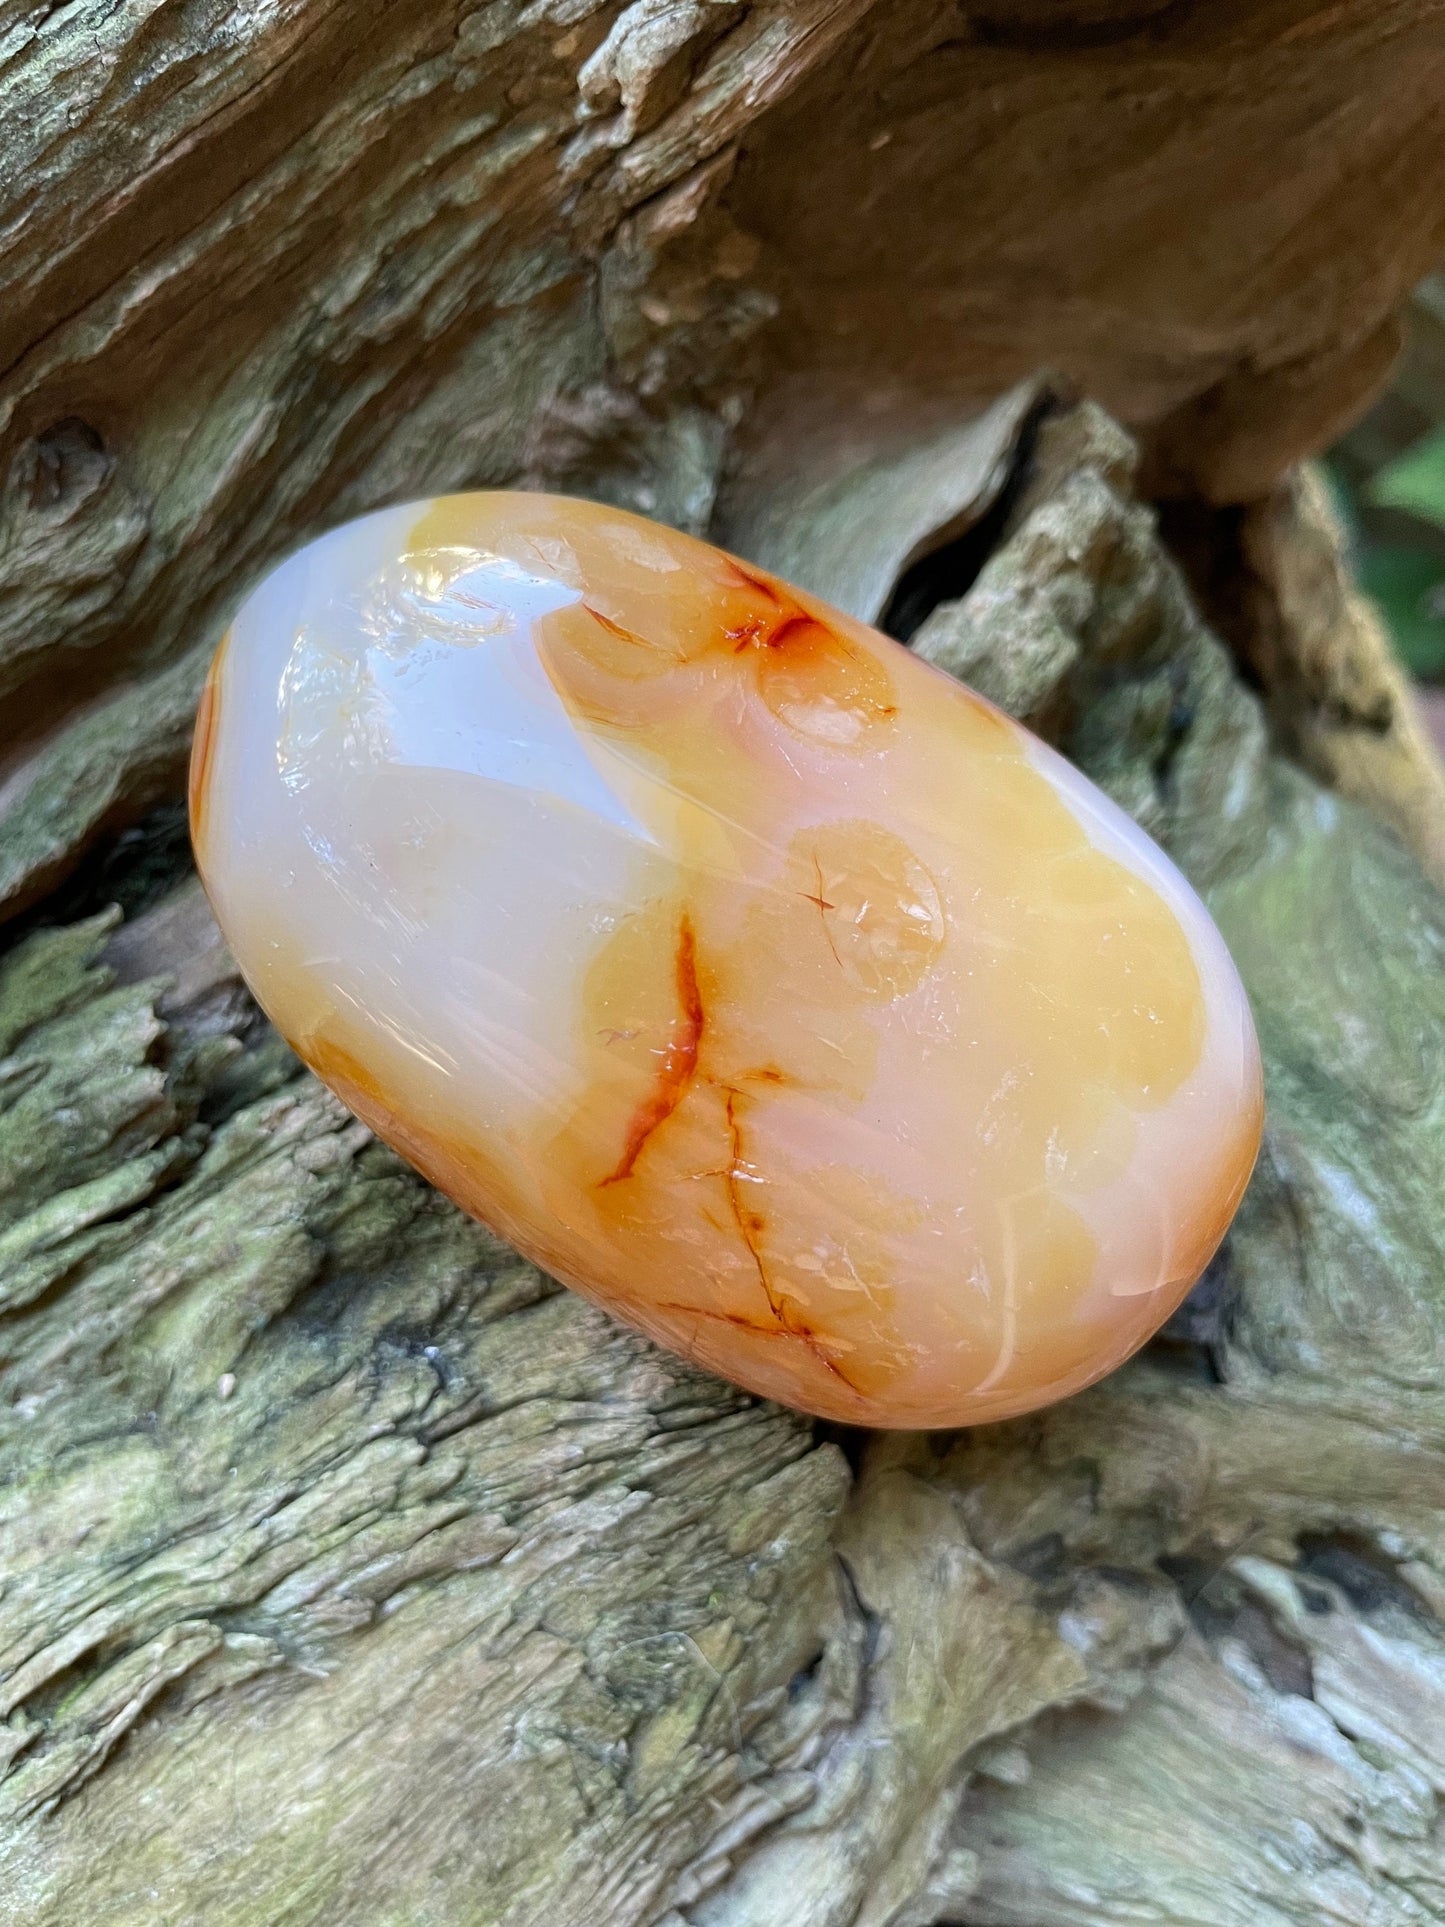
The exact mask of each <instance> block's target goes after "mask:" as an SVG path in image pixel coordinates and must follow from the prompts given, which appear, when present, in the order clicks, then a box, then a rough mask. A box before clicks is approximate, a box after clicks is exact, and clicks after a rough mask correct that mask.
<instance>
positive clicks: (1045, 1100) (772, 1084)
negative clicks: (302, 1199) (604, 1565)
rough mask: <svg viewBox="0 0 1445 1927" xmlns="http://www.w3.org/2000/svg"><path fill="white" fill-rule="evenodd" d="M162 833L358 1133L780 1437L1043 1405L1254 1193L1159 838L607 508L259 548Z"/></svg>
mask: <svg viewBox="0 0 1445 1927" xmlns="http://www.w3.org/2000/svg"><path fill="white" fill-rule="evenodd" d="M191 811H192V829H193V836H194V842H195V848H196V854H197V859H198V862H199V865H200V869H201V874H202V877H203V878H204V881H205V885H206V888H207V890H208V892H209V894H210V897H211V901H212V903H213V905H214V907H215V911H216V915H217V917H218V919H219V922H220V925H221V928H222V931H223V932H224V934H225V937H226V939H227V941H228V942H229V944H230V946H231V948H232V950H233V952H234V953H235V956H236V958H237V961H238V962H239V964H240V967H241V969H242V971H243V972H244V973H245V976H246V978H247V980H248V982H249V983H250V985H251V987H252V989H253V990H254V992H255V994H256V997H257V998H258V1000H259V1001H260V1003H261V1005H262V1006H263V1008H264V1009H265V1010H266V1011H267V1012H268V1014H269V1015H270V1016H271V1018H272V1019H273V1021H274V1022H275V1023H276V1025H277V1026H278V1028H279V1029H280V1030H281V1031H282V1032H283V1033H284V1035H285V1036H286V1037H287V1038H288V1039H289V1040H290V1042H291V1043H292V1045H294V1047H295V1049H296V1050H297V1052H298V1053H299V1054H300V1056H301V1057H302V1058H303V1059H304V1060H305V1061H306V1063H307V1064H309V1065H310V1066H311V1068H312V1069H313V1070H314V1071H315V1072H316V1073H317V1075H318V1076H319V1077H321V1078H323V1079H324V1080H325V1081H326V1083H328V1084H329V1085H330V1086H331V1087H332V1089H333V1090H334V1091H336V1092H337V1094H338V1095H339V1096H340V1097H341V1099H342V1100H343V1101H344V1102H345V1103H346V1104H347V1105H348V1106H350V1108H351V1109H352V1110H353V1111H355V1112H356V1113H357V1115H358V1116H360V1117H361V1118H362V1119H364V1120H365V1122H366V1123H367V1124H368V1125H370V1126H371V1127H372V1129H373V1130H375V1131H376V1132H377V1134H378V1135H379V1136H380V1137H382V1138H384V1139H385V1140H386V1141H387V1143H389V1144H391V1145H393V1146H394V1147H395V1148H396V1149H397V1150H398V1151H399V1152H400V1153H401V1154H402V1155H403V1156H404V1157H406V1158H408V1159H410V1161H411V1162H412V1163H413V1164H414V1165H415V1166H416V1167H417V1168H418V1169H419V1170H420V1171H422V1172H423V1173H425V1175H426V1176H427V1177H428V1178H429V1179H431V1181H432V1182H433V1183H434V1184H436V1185H438V1186H440V1188H441V1189H442V1190H443V1191H445V1192H446V1193H447V1194H448V1195H449V1196H450V1197H452V1198H453V1199H455V1200H456V1202H457V1203H458V1204H460V1205H461V1206H462V1207H463V1208H464V1209H465V1210H467V1211H469V1212H471V1213H473V1214H474V1215H475V1216H476V1217H478V1218H480V1219H482V1220H483V1221H484V1222H486V1223H487V1224H489V1225H491V1226H492V1227H493V1228H494V1229H495V1230H496V1231H497V1232H499V1233H500V1234H501V1235H502V1236H503V1237H505V1238H507V1239H508V1240H510V1241H511V1242H512V1243H513V1244H514V1245H516V1246H517V1248H518V1249H519V1250H520V1251H522V1252H523V1253H525V1254H526V1255H527V1256H528V1257H529V1258H531V1259H533V1260H535V1262H536V1263H537V1264H539V1265H541V1266H543V1267H545V1268H546V1270H548V1271H550V1272H551V1273H553V1274H554V1275H555V1276H556V1277H558V1278H560V1279H562V1280H563V1281H564V1282H565V1283H566V1284H568V1285H571V1286H573V1287H574V1288H575V1289H577V1290H578V1291H580V1292H583V1293H585V1294H586V1295H587V1296H588V1297H590V1298H593V1299H595V1300H596V1301H597V1302H598V1303H599V1304H601V1305H604V1306H605V1307H606V1308H607V1309H608V1310H609V1311H611V1312H614V1313H616V1314H617V1315H619V1316H620V1317H622V1318H625V1319H628V1320H630V1321H631V1322H632V1323H633V1324H634V1325H637V1326H639V1327H641V1329H642V1330H643V1331H645V1332H647V1333H649V1334H650V1335H651V1336H652V1337H653V1338H655V1339H656V1340H657V1341H658V1342H659V1343H661V1344H663V1345H666V1346H669V1347H671V1348H672V1349H673V1350H675V1351H678V1352H681V1353H683V1354H685V1355H686V1356H687V1357H689V1358H691V1359H695V1360H697V1361H699V1362H700V1363H702V1364H704V1365H706V1366H708V1367H710V1368H712V1369H713V1370H715V1371H718V1372H720V1373H722V1374H724V1375H725V1376H727V1377H729V1378H732V1379H735V1380H737V1381H738V1382H739V1383H741V1384H743V1385H745V1386H748V1387H749V1388H751V1389H752V1390H753V1391H755V1392H760V1393H763V1394H765V1395H766V1396H768V1397H770V1398H775V1399H779V1400H782V1401H783V1402H784V1403H786V1404H789V1405H794V1406H799V1407H801V1408H803V1409H805V1410H807V1411H810V1412H815V1413H819V1414H822V1415H825V1416H827V1417H829V1418H832V1419H837V1420H842V1421H846V1422H851V1423H857V1424H864V1425H879V1426H908V1427H921V1426H953V1425H962V1424H969V1423H973V1422H976V1421H979V1420H986V1419H997V1418H1001V1417H1005V1416H1008V1415H1010V1414H1013V1413H1017V1412H1022V1411H1026V1410H1028V1409H1030V1408H1031V1407H1034V1406H1038V1405H1042V1404H1045V1403H1047V1402H1048V1401H1050V1400H1053V1399H1057V1398H1060V1397H1062V1396H1064V1395H1065V1394H1067V1393H1069V1392H1073V1391H1075V1390H1077V1389H1078V1388H1079V1387H1081V1386H1083V1385H1085V1384H1087V1383H1089V1382H1090V1381H1091V1380H1093V1379H1096V1378H1098V1377H1100V1376H1101V1375H1102V1374H1103V1373H1105V1372H1107V1371H1109V1370H1110V1369H1111V1368H1112V1367H1113V1366H1115V1365H1117V1364H1118V1363H1119V1362H1120V1360H1122V1359H1123V1358H1124V1357H1126V1356H1127V1355H1128V1354H1129V1353H1130V1352H1132V1351H1133V1350H1134V1349H1135V1348H1136V1347H1137V1346H1138V1345H1140V1344H1141V1343H1142V1342H1143V1341H1144V1340H1145V1339H1146V1338H1147V1337H1148V1336H1149V1334H1150V1333H1151V1332H1153V1331H1154V1330H1155V1329H1156V1328H1157V1327H1158V1325H1159V1324H1160V1322H1161V1321H1162V1320H1163V1319H1164V1318H1165V1317H1166V1316H1167V1315H1168V1314H1169V1313H1170V1312H1171V1311H1172V1310H1173V1309H1174V1308H1175V1306H1176V1305H1177V1304H1178V1303H1179V1301H1180V1299H1181V1298H1182V1297H1183V1296H1184V1294H1185V1293H1186V1292H1187V1291H1188V1289H1189V1287H1190V1285H1191V1284H1192V1283H1193V1282H1194V1280H1195V1279H1196V1278H1197V1277H1198V1275H1199V1273H1200V1271H1201V1270H1202V1269H1203V1267H1204V1265H1205V1264H1206V1263H1207V1261H1208V1259H1209V1257H1210V1254H1211V1253H1212V1252H1213V1250H1214V1248H1215V1246H1216V1245H1217V1244H1218V1242H1219V1239H1220V1238H1221V1236H1222V1235H1223V1233H1224V1230H1225V1227H1226V1226H1227V1225H1228V1223H1229V1220H1230V1217H1231V1215H1232V1214H1233V1212H1234V1209H1235V1206H1236V1205H1237V1203H1238V1201H1239V1198H1240V1195H1241V1192H1242V1191H1243V1189H1244V1185H1245V1182H1246V1180H1247V1178H1248V1176H1249V1173H1250V1169H1251V1166H1252V1164H1253V1162H1254V1157H1255V1153H1256V1149H1257V1146H1258V1141H1259V1133H1260V1119H1261V1095H1260V1071H1259V1058H1258V1051H1257V1047H1256V1043H1255V1037H1254V1030H1253V1026H1252V1024H1251V1021H1250V1016H1249V1009H1248V1005H1247V1003H1246V1001H1245V997H1244V994H1243V991H1242V990H1241V987H1240V984H1239V980H1238V978H1237V976H1236V974H1235V971H1234V968H1233V966H1232V964H1231V962H1230V959H1229V956H1228V954H1227V952H1226V950H1225V947H1224V944H1223V942H1222V940H1221V939H1220V937H1219V934H1218V932H1217V931H1216V930H1215V928H1214V926H1213V924H1212V923H1211V921H1210V919H1209V917H1208V915H1207V914H1206V912H1205V911H1204V909H1203V907H1202V905H1201V904H1200V903H1199V901H1198V899H1197V898H1196V897H1195V895H1194V894H1193V892H1192V891H1191V890H1190V888H1189V886H1188V885H1187V884H1186V883H1185V881H1184V880H1183V878H1182V877H1181V876H1180V874H1179V873H1178V871H1177V870H1176V869H1175V868H1174V867H1173V865H1172V864H1171V863H1170V862H1169V861H1168V859H1167V858H1166V857H1165V856H1164V855H1163V854H1162V853H1161V852H1160V850H1159V849H1158V848H1157V847H1156V846H1155V845H1154V844H1153V843H1151V842H1150V840H1149V839H1148V838H1147V837H1146V836H1145V835H1144V834H1143V833H1142V832H1141V831H1140V830H1139V829H1138V828H1137V827H1136V826H1135V825H1134V824H1133V823H1132V822H1131V821H1130V820H1129V819H1128V818H1127V817H1126V816H1125V815H1124V814H1123V813H1122V812H1121V811H1120V810H1118V809H1117V808H1116V807H1115V806H1114V805H1113V804H1112V803H1110V802H1109V801H1108V800H1107V798H1105V797H1104V796H1103V795H1102V794H1101V793H1100V792H1099V791H1098V790H1097V789H1095V788H1093V787H1092V786H1091V785H1090V784H1089V783H1088V782H1087V781H1086V780H1085V779H1084V778H1083V777H1082V776H1080V775H1079V774H1078V772H1077V771H1075V770H1074V769H1073V768H1072V767H1070V765H1068V764H1067V763H1066V762H1064V761H1063V760H1062V758H1060V757H1059V756H1057V755H1055V754H1054V753H1053V752H1052V751H1051V750H1049V749H1048V748H1046V747H1045V746H1044V745H1043V744H1042V743H1040V742H1038V741H1037V740H1036V739H1035V738H1034V737H1032V736H1031V735H1030V734H1029V733H1028V732H1027V731H1026V730H1024V729H1022V728H1021V727H1019V726H1018V725H1017V724H1016V723H1014V722H1012V721H1011V720H1010V719H1009V718H1008V717H1006V716H1005V715H1003V714H1002V713H1001V712H999V711H998V710H996V709H994V708H993V707H992V706H991V705H990V704H988V703H986V702H985V701H983V700H982V699H981V698H980V697H978V696H976V695H974V694H972V693H971V692H970V691H969V690H967V689H965V688H963V687H962V686H961V685H959V684H958V683H955V682H954V681H952V680H951V679H950V678H949V677H947V676H945V675H944V674H942V673H941V672H939V671H937V670H935V669H933V668H931V667H929V666H928V665H927V664H925V663H923V662H921V661H919V660H918V659H917V658H915V657H914V656H912V655H910V654H909V652H908V651H907V650H906V649H904V648H902V647H900V646H899V645H898V644H897V643H894V642H891V641H889V640H888V639H887V638H886V637H884V636H881V635H879V634H878V633H876V632H875V631H874V630H872V629H869V628H868V627H866V626H865V625H864V624H862V623H860V622H857V621H854V620H852V619H851V618H849V617H847V616H845V615H842V614H840V613H839V612H838V611H837V610H836V609H832V608H829V607H828V606H827V605H826V604H824V603H822V602H820V601H818V600H817V599H816V598H815V597H813V596H810V595H807V594H805V593H804V592H803V591H802V590H800V589H794V588H790V587H789V586H788V585H787V584H786V583H784V582H781V581H779V580H778V579H777V578H775V577H773V576H770V575H768V574H767V573H765V572H764V571H763V570H760V569H756V568H753V567H751V566H749V565H748V564H746V563H743V562H740V561H737V560H736V559H734V558H733V557H731V556H728V555H726V554H724V553H722V552H721V551H720V550H718V549H714V548H710V547H708V546H707V545H706V544H704V543H701V542H698V541H694V540H692V539H690V538H689V537H687V536H683V535H679V534H676V533H674V532H673V531H671V530H669V529H666V528H662V527H659V526H657V525H655V524H652V523H650V522H647V521H644V520H642V519H641V518H639V517H637V516H633V515H628V514H624V513H622V512H621V511H619V510H617V509H612V508H606V507H602V506H598V505H596V504H592V503H586V502H579V501H570V500H563V499H559V498H557V497H549V496H544V495H530V494H476V495H459V496H449V497H445V498H442V499H439V500H434V501H431V502H426V503H422V504H414V505H411V506H408V507H403V508H395V509H388V510H384V511H383V512H381V513H380V514H375V515H369V516H367V517H365V518H364V519H362V520H360V521H357V522H353V523H351V524H349V525H348V526H346V527H344V528H340V529H338V530H336V531H335V532H334V533H333V534H330V535H328V536H325V537H323V538H322V539H321V540H320V541H317V542H313V543H312V544H311V545H310V546H309V547H307V548H305V549H303V550H302V551H301V552H300V553H299V554H297V555H295V556H293V557H292V558H291V559H290V560H289V561H288V562H286V563H284V564H283V565H282V566H281V567H280V568H279V569H277V570H276V571H275V573H274V574H272V575H271V576H270V577H269V578H268V579H267V580H266V581H265V582H263V583H262V585H261V586H260V588H258V589H257V590H256V591H255V593H254V594H253V595H252V596H251V597H250V599H249V600H248V601H247V603H246V604H245V606H244V607H243V608H242V610H241V612H240V614H239V615H238V616H237V618H236V620H235V622H234V624H233V625H232V628H231V630H230V632H229V634H228V635H227V637H226V639H225V641H224V642H223V643H222V645H221V648H220V650H219V652H218V654H217V657H216V661H215V665H214V667H213V669H212V672H211V677H210V681H209V684H208V686H207V689H206V694H205V697H204V700H203V703H202V709H201V715H200V718H199V723H198V729H197V735H196V746H195V751H194V756H193V762H192V782H191Z"/></svg>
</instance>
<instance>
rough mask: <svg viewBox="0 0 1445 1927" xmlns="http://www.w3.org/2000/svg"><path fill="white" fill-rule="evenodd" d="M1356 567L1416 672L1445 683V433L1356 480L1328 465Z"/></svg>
mask: <svg viewBox="0 0 1445 1927" xmlns="http://www.w3.org/2000/svg"><path fill="white" fill-rule="evenodd" d="M1328 474H1329V480H1330V485H1331V491H1332V493H1333V495H1334V499H1335V505H1336V507H1337V508H1338V510H1339V512H1340V516H1341V519H1342V520H1343V522H1344V524H1345V527H1346V529H1347V531H1348V533H1349V539H1350V545H1351V547H1352V549H1353V551H1354V563H1355V572H1356V575H1357V578H1358V580H1359V583H1360V587H1361V588H1362V589H1363V590H1364V591H1365V594H1366V595H1368V596H1369V597H1370V599H1371V600H1372V601H1373V602H1374V604H1375V606H1376V607H1377V608H1378V609H1379V611H1380V614H1381V615H1382V616H1383V617H1384V619H1385V625H1386V627H1387V628H1388V630H1389V632H1390V637H1391V640H1392V641H1393V642H1394V644H1395V647H1396V649H1397V650H1398V651H1399V654H1400V656H1401V659H1402V660H1403V661H1404V663H1405V666H1406V668H1407V669H1409V670H1410V672H1411V674H1412V675H1415V676H1418V677H1419V678H1420V680H1421V681H1422V682H1445V544H1442V541H1441V536H1440V534H1438V533H1436V531H1437V530H1439V531H1445V430H1441V431H1440V432H1438V433H1433V434H1430V435H1427V436H1426V437H1425V438H1424V440H1423V441H1419V442H1416V443H1415V444H1414V445H1413V446H1412V447H1411V448H1409V449H1407V450H1406V451H1405V453H1404V454H1403V455H1399V456H1397V457H1396V458H1395V459H1394V460H1393V461H1391V462H1387V463H1386V464H1385V466H1384V467H1382V468H1380V469H1378V470H1376V472H1375V473H1374V474H1373V475H1370V476H1368V477H1366V478H1364V479H1363V480H1357V479H1355V478H1353V477H1352V476H1351V474H1350V473H1349V472H1348V471H1347V470H1346V469H1345V467H1344V466H1343V465H1342V464H1340V463H1339V462H1335V461H1332V462H1330V463H1329V464H1328Z"/></svg>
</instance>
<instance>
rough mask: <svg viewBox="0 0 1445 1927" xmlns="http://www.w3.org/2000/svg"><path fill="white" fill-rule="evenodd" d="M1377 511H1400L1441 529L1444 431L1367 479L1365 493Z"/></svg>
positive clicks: (1444, 514)
mask: <svg viewBox="0 0 1445 1927" xmlns="http://www.w3.org/2000/svg"><path fill="white" fill-rule="evenodd" d="M1365 494H1366V496H1367V497H1368V499H1369V500H1370V501H1372V502H1375V503H1377V504H1378V505H1379V507H1381V508H1392V509H1404V510H1405V511H1406V512H1407V513H1408V514H1411V515H1418V516H1420V517H1421V518H1422V520H1424V521H1426V522H1433V523H1434V524H1435V525H1436V527H1437V528H1445V429H1436V430H1435V432H1434V433H1433V434H1430V435H1427V436H1426V437H1425V439H1424V440H1423V441H1419V442H1416V443H1415V445H1414V447H1413V448H1407V449H1406V450H1405V453H1404V454H1403V455H1397V456H1396V457H1395V459H1394V461H1393V462H1387V463H1386V464H1385V466H1384V467H1383V468H1382V469H1380V471H1379V472H1378V473H1377V474H1376V475H1374V476H1372V477H1371V480H1370V483H1369V485H1368V487H1367V488H1366V490H1365Z"/></svg>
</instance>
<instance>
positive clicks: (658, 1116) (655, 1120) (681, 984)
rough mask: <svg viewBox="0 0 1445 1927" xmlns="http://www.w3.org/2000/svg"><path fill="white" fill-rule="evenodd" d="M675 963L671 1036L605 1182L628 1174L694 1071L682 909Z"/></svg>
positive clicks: (697, 1006)
mask: <svg viewBox="0 0 1445 1927" xmlns="http://www.w3.org/2000/svg"><path fill="white" fill-rule="evenodd" d="M674 967H675V970H676V975H677V1002H678V1016H677V1018H676V1020H675V1021H674V1024H673V1028H672V1037H671V1039H670V1040H669V1042H668V1045H667V1048H666V1050H664V1051H663V1053H662V1062H661V1063H660V1064H659V1065H658V1067H657V1082H656V1085H655V1086H654V1088H653V1089H652V1091H651V1092H650V1093H649V1094H648V1096H647V1097H646V1098H645V1099H644V1100H643V1102H642V1103H641V1104H639V1105H638V1107H637V1109H636V1110H635V1111H634V1112H633V1114H632V1122H631V1124H630V1125H629V1126H628V1128H627V1141H626V1144H625V1145H624V1147H623V1152H622V1157H621V1159H620V1160H619V1162H618V1165H617V1168H616V1170H615V1171H612V1172H611V1173H609V1175H608V1176H607V1177H605V1178H603V1180H602V1182H603V1184H604V1185H608V1184H620V1183H621V1182H622V1181H623V1179H624V1178H630V1177H631V1176H632V1173H633V1170H634V1168H635V1166H636V1164H637V1160H638V1158H639V1157H641V1155H642V1151H643V1147H644V1145H646V1143H647V1141H648V1139H649V1138H650V1137H651V1136H652V1135H653V1133H654V1132H655V1131H657V1130H658V1129H660V1127H661V1126H662V1125H664V1124H665V1123H666V1122H667V1120H668V1119H669V1118H670V1117H671V1116H672V1114H673V1112H674V1111H675V1110H676V1109H677V1107H678V1105H679V1104H680V1103H681V1102H682V1100H683V1095H684V1093H685V1092H686V1090H687V1087H688V1085H689V1084H691V1082H692V1080H693V1078H694V1077H695V1076H696V1075H697V1052H698V1045H699V1044H700V1043H701V1041H702V1031H703V1023H704V1017H703V1008H702V993H701V991H700V990H699V989H698V985H697V941H696V939H695V938H694V936H693V931H692V920H691V918H690V917H689V916H688V914H687V912H686V911H685V910H684V911H683V913H682V916H681V917H680V919H679V920H678V927H677V956H676V960H675V966H674Z"/></svg>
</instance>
